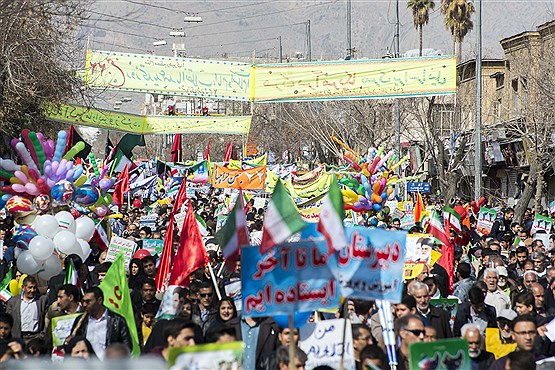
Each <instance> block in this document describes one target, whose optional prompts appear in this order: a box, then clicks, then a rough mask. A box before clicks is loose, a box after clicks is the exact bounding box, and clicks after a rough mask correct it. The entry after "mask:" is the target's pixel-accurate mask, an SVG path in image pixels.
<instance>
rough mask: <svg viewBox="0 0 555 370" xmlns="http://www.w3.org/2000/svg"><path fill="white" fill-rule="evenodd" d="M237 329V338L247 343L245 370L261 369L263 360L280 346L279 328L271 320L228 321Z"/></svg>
mask: <svg viewBox="0 0 555 370" xmlns="http://www.w3.org/2000/svg"><path fill="white" fill-rule="evenodd" d="M228 325H229V326H231V327H233V328H234V329H235V333H236V335H235V336H236V338H237V340H239V341H241V340H242V341H243V342H245V352H244V355H243V368H244V369H261V368H264V366H263V365H262V364H261V360H262V359H263V358H267V357H269V356H270V355H271V354H272V353H273V352H274V351H275V350H276V348H277V346H278V334H279V326H278V324H277V323H276V322H275V321H274V319H272V318H271V317H269V318H266V319H264V318H250V317H243V318H239V317H236V318H234V319H231V320H229V321H228Z"/></svg>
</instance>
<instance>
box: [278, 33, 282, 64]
mask: <svg viewBox="0 0 555 370" xmlns="http://www.w3.org/2000/svg"><path fill="white" fill-rule="evenodd" d="M278 39H279V62H280V63H283V49H282V47H281V36H280V37H278Z"/></svg>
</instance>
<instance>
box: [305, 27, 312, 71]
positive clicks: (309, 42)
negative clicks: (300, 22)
mask: <svg viewBox="0 0 555 370" xmlns="http://www.w3.org/2000/svg"><path fill="white" fill-rule="evenodd" d="M311 38H312V36H311V35H310V19H309V20H308V21H306V45H307V57H308V61H309V62H312V39H311Z"/></svg>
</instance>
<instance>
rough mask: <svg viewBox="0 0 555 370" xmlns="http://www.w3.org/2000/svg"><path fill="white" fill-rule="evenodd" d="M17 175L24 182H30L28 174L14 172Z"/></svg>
mask: <svg viewBox="0 0 555 370" xmlns="http://www.w3.org/2000/svg"><path fill="white" fill-rule="evenodd" d="M14 175H15V177H17V178H18V179H19V180H21V181H22V182H23V184H27V183H28V182H29V179H28V178H27V176H26V175H25V174H24V173H23V172H21V171H15V172H14Z"/></svg>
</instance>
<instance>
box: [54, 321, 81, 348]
mask: <svg viewBox="0 0 555 370" xmlns="http://www.w3.org/2000/svg"><path fill="white" fill-rule="evenodd" d="M82 314H83V313H74V314H72V315H65V316H58V317H54V318H52V344H53V345H54V346H56V347H57V346H61V345H63V344H64V341H65V340H66V338H67V337H68V336H69V335H70V334H71V328H72V327H73V322H74V321H75V319H76V318H78V317H79V316H81V315H82Z"/></svg>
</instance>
